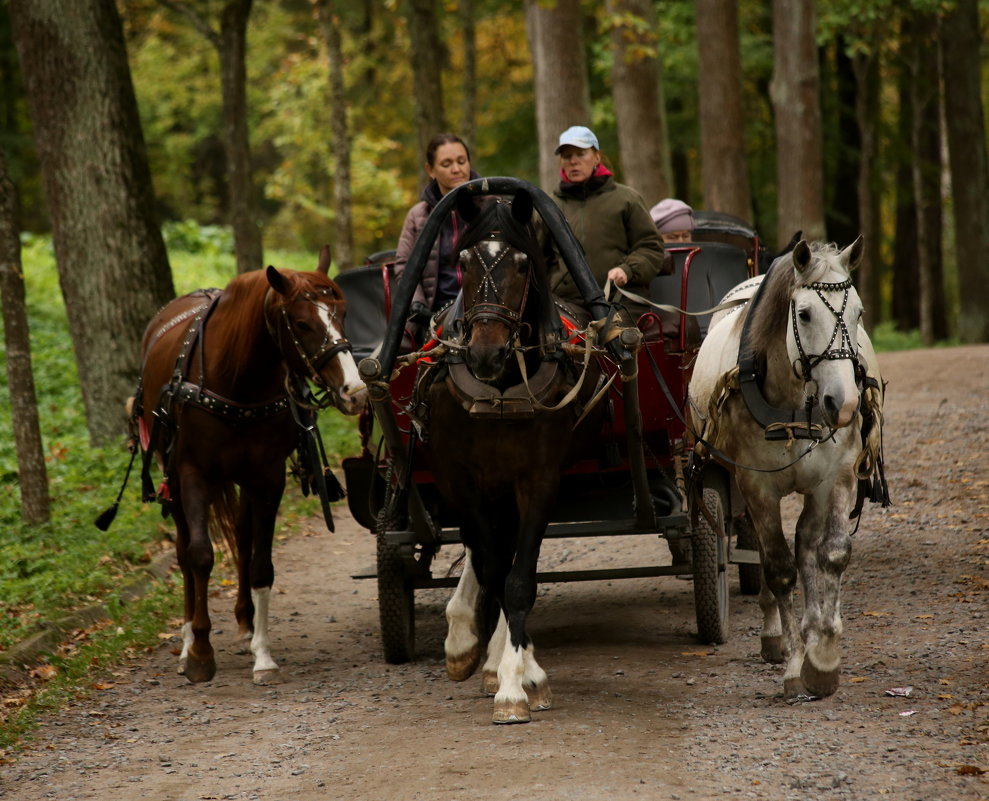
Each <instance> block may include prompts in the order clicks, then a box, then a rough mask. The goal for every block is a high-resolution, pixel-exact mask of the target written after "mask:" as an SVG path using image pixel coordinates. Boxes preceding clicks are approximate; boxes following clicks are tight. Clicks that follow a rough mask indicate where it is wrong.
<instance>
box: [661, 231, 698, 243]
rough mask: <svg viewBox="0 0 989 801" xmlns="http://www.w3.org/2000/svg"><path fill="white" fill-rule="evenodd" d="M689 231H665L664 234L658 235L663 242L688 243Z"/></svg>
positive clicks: (690, 233)
mask: <svg viewBox="0 0 989 801" xmlns="http://www.w3.org/2000/svg"><path fill="white" fill-rule="evenodd" d="M692 233H693V232H691V231H667V232H666V233H664V234H660V236H661V237H663V241H664V242H690V241H691V239H690V238H691V235H692Z"/></svg>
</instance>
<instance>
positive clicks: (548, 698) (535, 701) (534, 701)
mask: <svg viewBox="0 0 989 801" xmlns="http://www.w3.org/2000/svg"><path fill="white" fill-rule="evenodd" d="M525 693H526V695H528V696H529V709H531V710H532V711H533V712H542V711H543V710H546V709H552V708H553V691H552V690H550V688H549V682H548V681H544V682H542V683H541V684H535V685H533V686H532V687H526V688H525Z"/></svg>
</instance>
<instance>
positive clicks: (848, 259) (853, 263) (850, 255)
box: [838, 234, 865, 272]
mask: <svg viewBox="0 0 989 801" xmlns="http://www.w3.org/2000/svg"><path fill="white" fill-rule="evenodd" d="M864 254H865V239H864V237H863V236H862V234H859V237H858V239H856V240H855V241H854V242H852V244H850V245H849V246H848V247H847V248H845V249H844V250H843V251H841V253H839V254H838V260H839V261H840V262H841V263H842V265H843V266H844V267H845V269H847V270H848V272H851V271H852V270H854V269H855V268H856V267H858V266H859V263H860V262H861V261H862V256H863V255H864Z"/></svg>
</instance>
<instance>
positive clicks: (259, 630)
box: [238, 474, 285, 685]
mask: <svg viewBox="0 0 989 801" xmlns="http://www.w3.org/2000/svg"><path fill="white" fill-rule="evenodd" d="M284 485H285V479H284V474H281V480H280V481H276V482H275V485H274V488H270V487H269V488H268V489H266V490H265V491H264V492H251V493H248V492H247V491H246V490H243V491H242V492H241V501H240V519H239V521H238V529H240V528H245V529H248V530H249V531H250V532H251V542H252V545H253V549H252V550H253V556H252V558H251V576H250V582H251V599H252V601H253V602H254V635H253V636H252V637H251V651H252V652H253V654H254V683H255V684H260V685H263V684H272V683H275V682H277V681H278V679H279V670H278V664H277V663H276V662H275V660H274V659H273V658H272V656H271V639H270V637H269V635H268V608H269V606H270V604H271V587H272V585H273V584H274V581H275V568H274V565H273V564H272V561H271V546H272V541H273V540H274V535H275V516H276V514H277V512H278V504H279V502H280V501H281V497H282V490H283V488H284Z"/></svg>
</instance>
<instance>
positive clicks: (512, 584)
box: [423, 191, 603, 723]
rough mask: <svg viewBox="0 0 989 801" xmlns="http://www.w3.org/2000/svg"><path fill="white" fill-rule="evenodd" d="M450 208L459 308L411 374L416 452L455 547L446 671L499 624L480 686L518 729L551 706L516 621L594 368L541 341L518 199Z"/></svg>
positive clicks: (594, 419)
mask: <svg viewBox="0 0 989 801" xmlns="http://www.w3.org/2000/svg"><path fill="white" fill-rule="evenodd" d="M457 200H458V209H459V211H460V214H461V216H462V218H464V219H466V220H468V221H469V223H468V226H467V227H466V228H465V230H464V232H463V234H462V236H461V238H460V240H459V247H460V248H461V250H460V265H461V269H462V270H463V276H464V279H463V306H462V309H458V307H457V306H456V305H455V306H454V307H453V308H452V311H451V316H452V317H453V318H455V319H453V320H452V322H451V321H449V318H448V322H447V323H446V326H447V330H450V329H451V328H452V329H454V330H455V333H454V334H452V335H447V334H445V335H444V339H445V343H446V344H447V345H448V346H449V348H450V350H449V352H448V356H447V357H446V359H447V361H446V362H445V363H443V364H440V365H436V366H431V367H428V368H425V369H426V371H427V375H425V376H423V380H424V383H425V384H426V385H427V386H428V389H427V390H425V401H426V402H425V404H424V408H426V409H427V410H428V411H427V413H426V415H427V419H426V425H425V438H424V446H423V447H424V451H425V454H426V457H427V459H428V462H429V464H430V467H431V469H432V471H433V474H434V477H435V480H436V485H437V488H438V490H439V492H440V494H441V495H442V497H443V499H444V501H445V502H446V503H448V504H449V505H450V506H451V507H452V508H453V509H454V510H455V511H456V512H457V514H458V519H459V523H460V533H461V539H462V541H463V543H464V545H465V546H466V547H467V549H468V564H467V565H466V567H465V569H464V573H463V576H462V578H461V583H460V586H459V587H458V589H457V592H456V593H455V595H454V597H453V598H452V599H451V601H450V604H449V605H448V607H447V619H448V621H449V634H448V636H447V641H446V656H447V671H448V674H449V675H450V677H451V678H453V679H456V680H463V679H466V678H467V677H468V676H470V675H471V674H472V673H473V672H474V670H475V669H476V668H477V666H478V664H479V661H480V656H481V648H482V645H481V632H482V631H483V632H485V633H489V632H490V631H492V630H493V629H495V624H496V622H497V621H501V622H500V624H499V625H498V627H497V629H496V636H495V637H493V638H492V641H491V645H490V651H489V658H488V664H487V665H486V666H485V670H486V674H487V675H486V677H485V687H486V688H487V689H488V690H489V691H490V692H493V693H495V698H494V716H493V720H494V722H495V723H520V722H526V721H528V720H530V717H531V716H530V710H538V709H546V708H548V707H549V706H550V704H551V694H550V689H549V682H548V679H547V676H546V673H545V672H544V671H543V669H542V668H541V667H540V666H539V664H538V663H537V662H536V659H535V656H534V653H533V646H532V642H531V640H530V638H529V635H528V634H527V633H526V618H527V616H528V614H529V612H530V611H531V609H532V607H533V604H534V602H535V598H536V563H537V560H538V558H539V550H540V545H541V542H542V538H543V535H544V533H545V531H546V527H547V524H548V523H549V521H550V517H551V514H552V512H553V509H554V506H555V503H556V497H557V489H558V486H559V483H560V475H561V472H562V470H563V469H564V467H565V466H566V464H567V462H568V459H570V458H571V457H572V456H573V455H574V452H575V450H576V445H577V444H578V443H580V442H581V441H582V440H587V439H590V440H591V441H593V438H594V431H595V430H596V429H597V428H598V427H600V424H601V416H600V415H601V414H602V413H603V409H602V407H601V406H600V405H598V406H597V407H594V408H593V409H591V413H590V414H589V415H588V416H587V417H586V418H585V419H584V420H583V422H581V423H580V426H579V427H578V428H577V430H576V431H575V425H576V424H577V423H578V420H579V418H580V415H581V413H582V412H583V411H584V410H585V409H586V408H587V407H586V404H587V402H588V400H589V398H590V396H591V395H593V393H594V389H595V386H596V384H597V380H598V376H599V374H600V366H599V365H598V363H597V361H596V360H595V359H593V358H592V359H590V360H589V363H588V366H587V368H586V373H585V374H584V375H583V380H582V381H581V380H580V374H581V365H580V363H577V364H573V363H571V361H570V359H569V358H567V357H564V356H563V354H562V352H561V351H560V350H559V346H558V345H557V348H556V349H554V348H553V347H552V346H551V345H549V344H548V343H550V342H551V341H554V339H553V332H552V329H553V328H554V327H559V326H560V314H559V310H558V308H556V307H555V306H554V299H553V297H552V295H551V294H550V291H549V283H548V279H547V271H546V265H545V263H544V261H543V258H542V254H541V249H540V247H539V245H538V243H537V238H536V235H535V232H534V229H533V226H532V224H531V217H532V199H531V196H530V195H529V194H528V193H527V192H525V191H519V192H518V193H517V194H515V197H514V200H513V201H512V203H511V205H509V204H508V203H507V202H505V201H504V200H501V199H499V200H497V201H496V202H491V201H490V199H489V202H488V204H487V205H485V206H482V207H481V208H478V207H477V206H476V205H475V204H474V201H473V200H472V199H471V198H470V196H468V195H467V194H464V193H461V194H460V195H459V196H458V199H457ZM582 322H585V323H586V322H587V320H586V318H585V319H584V320H583V321H582ZM556 341H558V340H556ZM450 354H452V358H451V355H450ZM523 365H524V374H523ZM428 371H435V374H434V375H433V376H432V377H430V376H429V375H428ZM574 387H579V389H578V391H577V392H576V393H573V394H574V395H575V397H574V398H573V400H572V402H570V401H569V400H568V398H567V396H568V395H570V394H571V390H572V389H573V388H574ZM479 599H483V601H482V604H481V606H482V607H483V611H482V612H481V613H480V620H478V612H477V609H478V603H477V602H478V600H479ZM506 622H507V630H506V625H505V624H506Z"/></svg>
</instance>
